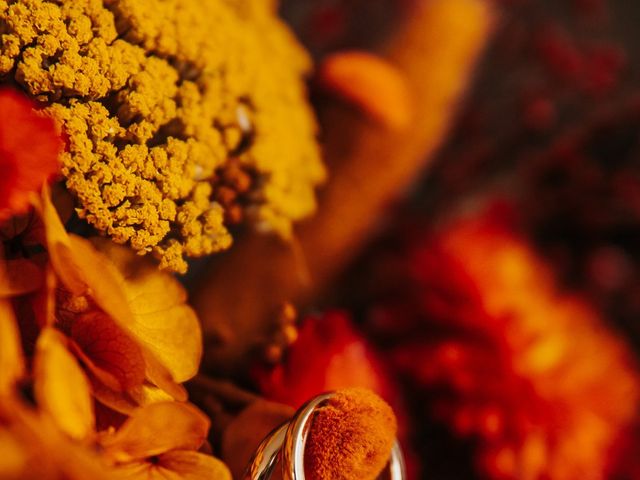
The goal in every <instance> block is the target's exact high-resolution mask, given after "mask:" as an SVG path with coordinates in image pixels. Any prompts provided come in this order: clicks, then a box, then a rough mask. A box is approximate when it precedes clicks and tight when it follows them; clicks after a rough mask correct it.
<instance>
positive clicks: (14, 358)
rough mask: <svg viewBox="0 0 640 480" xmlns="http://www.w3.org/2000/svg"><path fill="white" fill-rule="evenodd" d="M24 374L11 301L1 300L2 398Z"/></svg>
mask: <svg viewBox="0 0 640 480" xmlns="http://www.w3.org/2000/svg"><path fill="white" fill-rule="evenodd" d="M23 374H24V357H23V354H22V347H21V345H20V333H19V331H18V325H17V323H16V318H15V314H14V313H13V308H12V307H11V303H10V302H9V300H6V299H4V298H0V396H2V395H6V394H8V393H9V392H10V391H11V389H12V388H13V385H14V384H15V382H16V380H18V379H19V378H21V377H22V375H23Z"/></svg>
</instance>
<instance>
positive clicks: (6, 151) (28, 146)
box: [0, 47, 62, 222]
mask: <svg viewBox="0 0 640 480" xmlns="http://www.w3.org/2000/svg"><path fill="white" fill-rule="evenodd" d="M3 48H4V47H3ZM0 119H1V121H0V171H1V172H2V176H0V222H2V221H4V220H6V219H8V218H9V217H11V216H13V215H16V214H20V213H24V212H25V211H26V210H27V209H28V208H29V198H30V195H31V194H32V193H33V192H37V191H39V190H40V188H42V184H43V183H45V182H46V181H47V180H49V179H50V178H51V177H52V175H53V174H55V173H56V172H57V171H58V168H59V162H58V155H59V154H60V153H61V152H62V141H61V140H60V138H59V136H58V134H57V132H56V128H55V124H54V122H53V121H52V120H51V119H50V118H46V117H43V116H40V115H38V114H36V113H35V112H34V111H33V109H32V105H31V103H30V102H29V101H28V100H27V99H26V98H25V97H23V96H21V95H20V94H19V93H17V92H16V91H13V90H9V89H4V90H0Z"/></svg>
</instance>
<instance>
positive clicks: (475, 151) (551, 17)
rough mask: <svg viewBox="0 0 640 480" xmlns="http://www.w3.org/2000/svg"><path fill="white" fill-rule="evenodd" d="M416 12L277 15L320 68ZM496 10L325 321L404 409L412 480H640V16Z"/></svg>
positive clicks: (350, 9) (606, 4) (307, 2)
mask: <svg viewBox="0 0 640 480" xmlns="http://www.w3.org/2000/svg"><path fill="white" fill-rule="evenodd" d="M425 2H426V0H425ZM415 3H416V2H415V1H414V2H412V1H410V0H403V1H400V0H395V1H394V0H389V1H384V0H368V1H360V0H351V1H349V0H342V1H340V0H333V1H331V0H304V1H303V0H289V1H284V2H283V5H282V13H283V15H284V17H285V18H286V19H287V20H288V21H289V22H290V23H291V24H292V25H293V26H294V28H295V29H296V31H297V33H298V35H299V36H300V37H301V39H302V40H303V42H304V43H305V45H306V46H307V47H308V48H309V49H310V50H311V52H312V53H313V55H314V56H315V57H316V60H318V61H322V59H323V58H324V57H325V56H326V55H327V54H330V53H332V52H336V51H341V50H345V49H366V50H370V51H384V47H385V41H386V40H387V39H388V38H389V37H390V36H392V35H393V34H394V31H395V29H397V28H398V25H402V22H403V15H406V14H407V12H410V11H411V8H412V6H413V4H415ZM492 5H493V8H494V11H495V13H496V26H495V30H494V32H493V34H492V36H491V38H490V39H489V43H488V47H487V49H486V50H485V51H484V53H483V54H482V56H481V59H480V61H479V64H478V66H477V68H476V71H475V72H474V75H473V77H472V79H470V86H469V89H468V91H467V93H466V95H465V97H464V99H463V101H462V103H461V104H460V105H459V108H458V110H457V112H456V115H455V121H454V122H453V127H452V129H451V130H450V132H449V134H448V135H447V137H446V140H445V141H444V144H443V145H442V146H441V147H440V148H439V150H438V151H437V153H436V155H435V158H434V160H432V163H431V164H430V165H429V167H428V168H425V169H424V171H423V172H422V173H421V174H420V175H419V176H417V177H416V178H415V181H414V182H413V185H412V187H411V188H410V189H408V190H407V191H406V192H404V194H403V196H402V197H401V198H400V200H399V201H397V202H396V203H394V205H393V206H392V208H390V209H388V211H387V212H386V215H385V216H383V217H381V218H380V219H379V221H378V225H377V233H376V235H374V236H373V237H372V238H371V239H370V240H369V241H368V245H367V247H366V248H365V249H364V252H362V253H361V254H360V255H359V256H358V259H357V260H356V261H353V262H351V263H350V267H348V268H345V269H344V273H343V274H342V276H341V280H340V281H339V282H335V283H334V284H333V285H332V287H331V288H330V289H328V292H327V294H326V295H325V296H323V297H322V299H316V300H315V302H314V305H315V307H316V308H317V310H318V311H322V312H326V311H327V309H328V308H331V309H339V310H340V311H341V312H342V313H338V314H335V315H344V316H345V317H347V318H348V321H349V322H351V323H352V324H353V325H355V326H356V327H355V328H357V329H358V330H359V331H360V332H362V335H363V336H364V337H365V341H366V342H367V343H370V344H371V345H373V348H374V349H375V350H376V355H378V356H379V358H380V362H381V363H382V364H384V366H383V367H381V368H382V369H384V370H386V371H387V372H389V373H388V375H389V376H390V377H392V379H393V381H394V383H396V385H398V386H397V387H394V388H399V389H400V390H401V391H402V395H401V396H402V402H404V406H403V409H404V410H405V411H406V415H407V418H406V419H405V421H406V422H407V424H408V427H407V430H408V432H409V433H408V437H409V442H410V444H411V451H412V454H411V455H413V456H414V457H415V458H413V459H411V460H410V461H411V462H412V463H413V464H414V465H413V466H412V471H413V472H414V474H415V475H416V476H420V478H425V479H457V478H465V479H466V478H549V479H559V478H567V479H571V478H576V479H577V478H620V479H623V478H629V479H631V478H639V475H640V471H639V467H638V464H639V463H640V447H639V446H638V444H637V442H636V441H635V437H636V436H637V434H636V433H634V429H636V427H635V424H636V423H637V419H636V416H637V410H638V409H637V402H636V399H637V393H636V390H637V387H635V386H633V384H634V383H636V376H635V375H636V373H635V371H636V369H635V366H634V365H635V363H636V362H637V356H638V353H640V350H639V349H640V343H639V341H640V157H639V153H640V151H639V147H640V143H639V140H640V137H639V133H640V96H639V95H638V93H639V92H638V68H637V65H638V60H637V59H638V48H640V30H639V29H638V28H637V26H638V25H640V5H638V4H637V3H636V2H628V1H624V0H609V1H607V0H535V1H534V0H532V1H526V0H511V1H507V0H505V1H499V2H494V3H493V4H492ZM442 41H443V43H446V42H447V39H446V38H443V39H442ZM316 97H317V98H315V101H316V103H317V104H318V105H319V108H320V109H322V102H323V101H324V97H322V95H320V96H318V95H316ZM372 161H374V160H372ZM501 282H503V283H501ZM568 304H571V305H572V307H567V305H568ZM325 315H326V314H325ZM327 325H328V323H327ZM552 337H553V340H552V341H551V340H548V339H549V338H552ZM591 337H593V338H591ZM536 342H537V343H538V344H541V345H546V347H544V346H543V347H539V350H540V352H541V351H543V350H544V351H545V352H546V353H540V352H538V353H539V357H540V358H539V359H538V360H539V362H538V364H536V362H535V361H534V360H531V359H529V360H527V361H525V357H527V355H532V354H531V351H532V350H533V349H532V348H530V347H531V344H536ZM554 342H555V343H554ZM600 343H602V344H600ZM552 344H553V345H552ZM545 349H546V350H545ZM527 362H529V363H528V364H527V365H525V366H523V365H524V364H526V363H527ZM545 362H546V363H545ZM554 362H555V363H554ZM597 365H600V366H601V367H602V368H600V367H598V366H597ZM605 366H606V367H605ZM559 372H560V373H559ZM585 372H586V373H585ZM385 375H386V374H385ZM578 377H580V378H582V380H580V379H579V378H578ZM586 378H588V379H587V380H585V379H586ZM583 380H584V381H583ZM559 383H566V384H567V385H565V386H562V387H561V386H558V384H559ZM554 385H556V386H555V387H554ZM565 387H566V388H565ZM614 405H615V406H614ZM595 417H597V421H596V420H594V418H595ZM419 472H421V473H419Z"/></svg>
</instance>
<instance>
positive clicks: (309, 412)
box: [244, 393, 406, 480]
mask: <svg viewBox="0 0 640 480" xmlns="http://www.w3.org/2000/svg"><path fill="white" fill-rule="evenodd" d="M332 396H333V394H332V393H325V394H322V395H318V396H317V397H315V398H313V399H312V400H311V401H309V402H307V403H306V404H305V405H303V406H302V407H301V408H300V410H298V411H297V412H296V414H295V415H294V416H293V418H292V419H291V420H290V421H289V422H286V423H284V424H283V425H281V426H280V427H278V428H276V429H275V430H273V431H272V432H271V433H270V434H269V435H268V436H267V437H266V438H265V439H264V440H263V441H262V443H261V444H260V446H259V447H258V449H257V450H256V452H255V454H254V455H253V458H252V460H251V463H250V464H249V467H248V468H247V471H246V473H245V476H244V480H267V479H269V478H271V475H272V473H273V471H274V469H275V467H276V465H277V463H278V460H280V461H281V465H282V478H283V480H305V474H304V447H305V444H306V441H307V436H308V434H309V430H310V428H311V420H312V418H313V413H314V411H315V409H316V408H318V407H319V406H321V405H322V404H323V403H324V402H326V401H327V400H328V399H330V398H331V397H332ZM381 477H382V478H389V479H390V480H403V479H404V478H406V471H405V465H404V457H403V455H402V450H401V448H400V445H399V444H398V442H397V441H396V442H395V443H394V445H393V448H392V450H391V456H390V458H389V463H388V464H387V468H386V473H385V472H383V474H382V475H381Z"/></svg>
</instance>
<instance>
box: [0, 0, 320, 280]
mask: <svg viewBox="0 0 640 480" xmlns="http://www.w3.org/2000/svg"><path fill="white" fill-rule="evenodd" d="M274 11H275V7H274V6H273V5H272V2H265V1H264V0H251V1H233V2H225V1H221V0H220V1H213V2H206V3H205V2H201V1H199V0H180V1H178V0H171V1H167V2H155V1H153V0H142V1H140V0H118V1H115V2H114V1H103V0H81V1H78V0H63V1H60V2H55V3H51V2H48V1H44V0H18V1H13V2H7V1H0V27H1V28H2V31H3V40H2V45H1V46H0V74H1V75H3V76H5V77H6V78H7V79H8V80H7V81H14V82H17V83H18V84H19V85H20V86H22V87H23V88H24V89H25V90H26V91H27V92H28V93H29V94H31V95H32V96H33V97H34V98H36V99H37V100H38V101H39V102H41V104H42V105H43V107H44V112H46V113H47V114H48V115H50V116H51V117H53V118H56V119H58V120H59V121H60V122H61V123H62V125H63V130H64V132H65V133H66V135H67V136H68V142H67V150H66V152H65V153H64V155H62V164H63V166H62V172H63V174H64V176H65V177H66V185H67V188H68V189H69V190H70V191H71V192H72V193H73V194H74V195H75V197H76V198H77V202H78V208H77V211H78V213H79V215H80V216H81V217H82V218H85V219H86V220H87V221H88V222H89V223H90V224H91V225H93V226H94V227H95V228H96V229H98V230H99V231H101V232H103V233H104V234H106V235H108V236H110V237H111V238H112V239H113V240H114V241H116V242H118V243H126V244H129V245H130V246H132V247H133V248H134V249H135V250H136V251H138V252H139V253H147V252H152V253H153V254H154V255H155V256H156V257H158V258H159V259H160V261H161V267H163V268H167V269H170V270H174V271H179V272H184V271H185V270H186V268H187V267H186V263H185V260H184V257H185V256H193V257H196V256H202V255H206V254H209V253H213V252H216V251H220V250H223V249H226V248H227V247H229V245H230V244H231V236H230V234H229V231H228V229H227V226H228V225H229V224H231V223H236V222H239V221H241V220H242V219H244V218H246V219H248V220H250V221H252V222H253V223H254V224H255V225H257V226H258V228H261V229H268V230H274V231H276V232H279V233H280V234H282V235H285V236H286V235H287V234H289V231H290V228H291V222H292V221H294V220H297V219H300V218H302V217H304V216H306V215H308V214H310V213H312V211H313V210H314V208H315V198H314V192H313V188H314V186H315V185H316V184H318V183H319V182H320V181H321V180H322V179H323V176H324V170H323V167H322V164H321V162H320V159H319V153H318V149H317V146H316V142H315V138H314V136H315V131H316V125H315V122H314V119H313V115H312V113H311V111H310V108H309V107H308V105H307V104H306V101H305V92H304V85H303V82H302V80H301V77H302V75H303V74H304V73H305V72H306V71H307V70H308V68H309V60H308V58H307V56H306V54H305V53H304V52H303V51H302V49H301V48H300V47H299V46H298V44H297V43H296V42H295V40H294V39H293V38H292V36H291V35H290V34H289V32H288V31H287V29H286V28H285V27H284V26H283V25H282V24H281V23H280V22H279V21H278V20H277V18H276V15H275V13H274Z"/></svg>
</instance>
